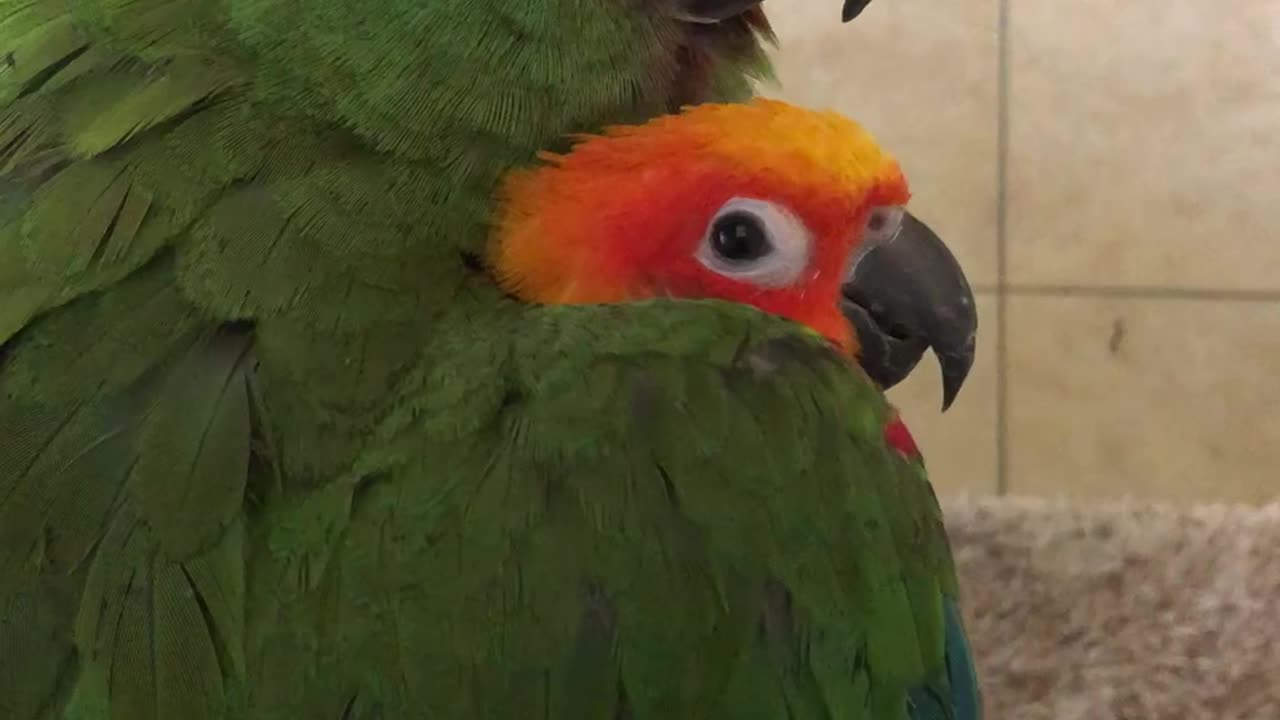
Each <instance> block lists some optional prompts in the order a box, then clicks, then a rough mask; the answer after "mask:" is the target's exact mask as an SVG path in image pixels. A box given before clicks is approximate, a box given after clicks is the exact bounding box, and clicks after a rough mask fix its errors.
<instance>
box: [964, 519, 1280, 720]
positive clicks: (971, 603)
mask: <svg viewBox="0 0 1280 720" xmlns="http://www.w3.org/2000/svg"><path fill="white" fill-rule="evenodd" d="M944 504H945V506H946V510H947V524H948V527H949V529H950V530H951V534H952V542H953V544H954V546H955V551H956V555H957V562H958V564H959V567H960V572H961V579H962V583H963V585H964V591H965V595H964V601H965V604H966V610H967V612H968V614H969V616H970V620H969V624H970V626H969V631H970V634H971V635H972V636H973V641H974V644H975V646H976V647H975V651H976V653H977V655H978V662H979V666H980V668H981V671H982V673H983V683H984V690H985V695H986V699H987V711H988V717H989V718H991V719H992V720H1200V719H1202V718H1203V719H1204V720H1277V719H1280V504H1274V505H1270V506H1268V507H1264V508H1243V507H1241V508H1228V507H1201V508H1196V509H1191V510H1176V509H1172V508H1159V507H1152V506H1149V505H1138V504H1136V503H1127V504H1126V503H1117V504H1112V505H1107V506H1097V505H1095V506H1071V505H1067V504H1064V503H1059V502H1049V501H1040V500H1008V499H997V498H990V499H987V498H984V499H981V500H976V499H955V500H952V501H951V502H948V503H944Z"/></svg>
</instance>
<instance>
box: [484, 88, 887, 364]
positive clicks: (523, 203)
mask: <svg viewBox="0 0 1280 720" xmlns="http://www.w3.org/2000/svg"><path fill="white" fill-rule="evenodd" d="M543 159H544V160H546V161H547V162H546V164H544V165H542V166H541V167H538V168H534V169H531V170H523V171H517V172H515V173H513V174H512V175H511V176H509V178H508V179H507V182H506V183H505V185H504V187H503V191H502V197H501V204H500V210H499V214H498V218H497V222H498V227H497V232H496V233H495V236H494V237H495V239H494V243H493V245H492V246H491V248H490V261H491V264H492V267H493V269H494V271H495V273H496V275H497V276H498V279H499V281H500V282H501V283H502V285H503V287H504V288H506V289H507V290H508V291H510V292H512V293H513V294H515V295H516V296H518V297H520V298H522V299H524V300H528V301H532V302H539V303H548V304H566V303H567V304H575V303H605V302H618V301H625V300H635V299H640V298H649V297H659V296H668V297H678V298H719V299H724V300H730V301H736V302H740V303H744V304H748V305H752V306H755V307H757V308H760V309H761V310H764V311H766V312H771V313H774V314H776V315H781V316H784V317H787V318H791V319H792V320H796V321H798V322H800V323H803V324H804V325H807V326H809V327H810V328H812V329H813V330H816V331H817V332H819V333H821V334H823V335H824V336H826V337H827V338H828V339H830V340H831V341H832V342H834V343H835V344H837V345H838V346H840V347H841V348H843V349H844V350H845V351H846V352H848V353H850V354H851V355H852V354H855V353H856V352H857V350H858V347H857V340H856V339H855V338H854V336H853V333H852V331H851V329H850V324H849V321H848V320H847V319H846V318H845V316H844V315H843V314H842V313H841V309H840V306H841V304H840V298H841V285H842V283H843V282H844V281H845V280H846V279H847V277H848V275H849V271H850V267H851V263H852V262H853V259H854V258H855V256H856V252H857V249H858V247H859V245H860V244H861V243H865V242H867V241H868V240H871V239H875V238H877V237H880V236H883V235H886V234H892V233H894V232H896V231H897V228H898V223H899V222H900V221H901V216H902V211H901V206H902V205H903V204H904V203H906V202H907V199H908V197H909V193H908V191H907V184H906V181H905V179H904V178H903V175H902V172H901V170H900V169H899V168H898V164H897V162H896V161H894V159H893V158H891V157H890V156H889V155H888V154H886V153H885V152H884V151H883V150H881V149H880V147H879V146H878V145H877V144H876V143H875V141H874V140H873V139H872V138H871V136H870V135H869V134H868V133H867V132H866V131H865V130H864V129H863V128H862V127H861V126H859V125H858V124H856V123H854V122H853V121H851V120H849V119H847V118H845V117H843V116H841V115H838V114H836V113H832V112H815V111H811V110H806V109H802V108H798V107H795V106H792V105H789V104H786V103H783V102H778V101H771V100H755V101H753V102H751V103H748V104H741V105H714V104H709V105H700V106H697V107H693V108H688V109H686V110H685V111H684V112H683V113H681V114H679V115H670V116H664V117H660V118H658V119H655V120H652V121H650V122H648V123H646V124H644V125H639V126H628V127H615V128H609V129H607V130H606V131H605V132H604V134H603V135H601V136H589V137H585V138H581V139H580V141H579V143H578V144H577V145H576V146H575V147H574V149H573V150H572V151H571V152H570V153H569V154H567V155H551V154H546V155H544V156H543Z"/></svg>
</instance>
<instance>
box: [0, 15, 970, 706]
mask: <svg viewBox="0 0 1280 720" xmlns="http://www.w3.org/2000/svg"><path fill="white" fill-rule="evenodd" d="M861 5H865V3H852V4H846V7H845V15H846V16H849V15H850V14H851V13H852V14H856V12H857V11H858V10H860V7H861ZM851 9H852V10H851ZM770 41H771V34H770V31H769V26H768V22H767V19H766V16H765V15H764V12H763V10H762V8H761V7H760V3H759V2H750V1H747V0H652V1H651V2H645V3H639V2H627V1H624V0H526V1H525V2H520V3H506V2H498V1H497V0H362V2H341V1H339V0H317V1H316V2H308V3H299V2H294V1H291V0H227V1H226V2H198V1H197V0H75V1H71V0H0V717H3V718H6V719H8V718H13V719H14V720H35V719H37V718H38V719H41V720H44V719H46V718H74V719H75V720H100V719H101V720H159V719H168V718H184V719H190V720H205V719H206V718H228V719H230V718H234V719H237V720H238V719H240V718H245V719H247V720H259V719H261V720H267V719H276V718H279V719H282V720H283V719H288V720H294V719H296V718H342V719H343V720H372V719H374V718H410V719H411V718H417V717H430V718H450V717H461V718H486V717H492V718H510V717H523V716H526V715H527V714H530V712H531V709H532V711H533V712H537V713H540V714H541V715H543V716H545V717H555V718H561V717H563V718H594V717H608V718H617V717H626V718H634V719H635V720H646V719H648V718H681V717H698V718H716V717H744V718H751V717H778V716H781V715H783V714H790V716H792V717H797V718H804V717H827V716H837V717H853V718H859V717H870V718H880V717H894V716H895V713H900V711H901V700H902V698H901V693H902V692H903V688H904V687H907V686H909V685H911V683H915V682H916V680H917V679H918V677H919V676H920V674H921V672H922V670H921V668H922V667H925V666H929V667H930V668H932V666H931V665H930V659H929V658H932V656H931V655H928V654H927V653H924V652H923V651H925V650H927V649H928V648H926V647H925V645H926V644H927V643H928V641H929V639H930V638H933V639H936V638H937V637H939V635H938V632H937V627H935V621H936V620H937V617H936V613H932V612H930V611H929V609H928V608H922V609H920V610H918V611H917V610H916V609H915V608H914V607H913V606H911V607H910V609H909V603H910V601H911V597H910V596H908V594H907V591H906V588H907V586H908V584H907V583H904V579H905V578H908V577H909V578H910V579H911V580H912V582H915V581H916V580H917V579H920V580H923V581H924V582H925V583H931V582H933V581H934V580H933V578H934V576H933V575H932V574H928V575H927V577H926V573H924V572H923V570H922V569H921V568H920V567H919V566H918V565H913V564H911V563H905V564H904V563H903V561H902V559H901V558H898V557H897V554H896V550H895V549H896V548H897V547H898V546H899V543H900V542H901V541H902V540H901V539H902V537H903V536H904V533H906V532H907V527H906V526H905V525H904V523H907V522H908V521H909V520H911V516H909V515H903V514H898V513H894V512H887V511H886V504H889V505H890V506H892V507H897V505H896V503H897V500H896V499H895V498H897V497H898V494H899V493H900V492H902V488H903V487H906V486H905V485H904V484H903V483H893V482H889V477H890V476H894V475H897V474H901V473H902V472H904V471H901V470H900V469H899V468H898V465H896V464H894V462H893V461H892V458H886V457H883V456H882V455H881V454H880V453H879V452H878V451H876V450H869V449H868V448H879V447H880V445H879V444H878V442H877V443H876V444H874V445H873V444H869V443H871V441H870V440H869V439H868V438H869V437H871V435H868V433H872V434H874V432H877V431H873V430H872V429H871V427H872V424H880V420H881V418H879V417H878V415H879V414H882V413H880V412H879V411H877V412H872V413H868V412H866V408H867V407H871V408H873V409H874V408H880V407H882V400H881V399H879V397H880V396H879V390H878V389H877V388H875V387H871V386H869V385H867V384H865V383H863V382H860V381H859V380H858V379H857V378H856V377H854V376H853V374H852V373H850V372H849V371H848V368H847V366H846V365H847V363H846V362H845V358H844V357H843V356H841V355H839V354H833V353H832V351H831V350H830V348H829V347H828V343H827V342H826V341H825V340H821V341H820V339H818V338H814V337H812V336H811V335H810V334H807V333H806V332H802V331H799V330H797V328H796V327H794V325H795V323H793V322H791V321H789V320H786V319H785V318H779V317H775V316H772V315H769V314H763V313H760V312H759V311H758V310H755V309H754V308H749V307H744V306H739V305H738V304H735V303H729V302H726V301H722V300H713V299H706V300H689V299H672V298H655V299H654V300H653V301H650V302H635V303H596V304H587V305H571V306H570V305H543V304H535V303H528V302H524V301H520V300H518V299H515V298H512V297H510V296H509V295H508V293H506V292H505V291H504V290H502V289H501V288H499V287H498V286H497V285H496V284H495V283H494V281H493V278H492V277H491V276H490V275H489V274H488V273H487V272H486V271H485V268H484V267H483V257H484V250H485V248H486V246H487V242H488V240H489V237H490V230H491V228H490V220H491V212H492V209H493V206H494V203H495V192H494V191H495V187H496V186H497V184H498V181H499V179H500V178H501V177H502V176H503V174H504V173H506V172H507V171H508V170H510V169H512V168H515V167H519V166H523V165H526V164H527V163H529V162H530V161H532V160H533V159H534V158H535V157H536V154H537V153H538V152H539V151H543V150H552V151H554V150H557V149H565V148H567V147H568V146H569V145H570V144H571V138H572V137H573V136H574V134H576V133H584V132H592V131H595V130H598V129H599V128H601V127H603V126H607V125H613V124H618V123H639V122H643V121H644V120H647V119H650V118H652V117H655V116H659V115H662V114H665V113H669V112H672V111H674V110H676V109H678V108H680V107H683V106H686V105H694V106H696V105H700V104H706V103H710V102H724V101H741V100H745V99H746V98H747V97H749V96H750V95H751V94H752V91H753V83H754V82H755V80H757V79H760V78H763V77H767V76H768V58H767V54H766V52H765V46H766V45H767V44H768V43H769V42H770ZM904 222H905V221H904ZM881 254H882V255H883V256H884V258H885V261H884V262H882V261H881V260H878V259H877V255H881ZM894 256H895V253H894V252H893V245H892V244H891V245H888V246H886V247H885V249H884V251H883V252H882V253H876V254H872V255H868V256H867V257H866V258H864V259H863V260H862V261H861V262H860V263H859V266H862V265H868V266H874V265H875V264H876V263H877V262H879V263H880V264H884V265H886V268H885V272H890V271H891V270H894V268H893V267H889V266H892V265H894V263H893V262H887V260H889V259H892V258H893V257H894ZM904 261H905V259H904V258H898V259H897V261H896V262H897V263H898V264H901V263H902V262H904ZM897 270H898V271H901V270H902V268H897ZM860 272H861V270H858V271H857V272H855V275H858V273H860ZM879 277H880V275H879V274H878V273H869V274H868V275H867V276H866V277H861V276H859V277H858V278H856V279H858V280H859V283H858V284H857V287H856V288H855V287H853V286H850V288H849V289H848V291H847V292H846V296H847V297H846V300H847V301H848V304H849V307H847V308H845V310H846V311H847V312H849V313H851V314H853V315H855V316H856V317H857V322H861V323H863V324H864V325H866V326H867V330H866V333H865V335H864V334H863V333H862V332H860V333H859V342H860V343H861V347H862V353H861V355H860V358H861V362H863V363H866V362H867V359H868V358H870V357H872V356H873V353H874V352H875V351H873V350H872V349H871V348H872V347H873V346H874V347H876V348H882V349H883V351H884V355H885V362H884V363H883V367H882V368H878V371H880V372H883V373H884V376H883V378H882V380H883V381H884V382H886V383H888V382H891V381H894V380H895V379H900V378H896V377H895V376H897V375H900V374H902V373H904V372H908V371H909V370H910V367H909V366H913V365H914V362H915V360H918V359H919V357H920V355H922V354H923V353H924V352H925V349H926V348H933V349H934V350H935V351H941V349H942V348H944V347H946V348H949V349H947V350H946V352H952V351H953V350H954V348H950V347H949V345H947V344H946V343H940V341H938V340H937V339H936V337H935V335H936V331H937V330H938V327H933V326H929V325H927V324H924V323H923V322H916V323H915V324H912V323H911V322H907V323H905V324H899V323H897V321H896V319H895V318H894V316H893V315H892V312H891V311H890V310H889V309H888V308H890V307H891V306H894V303H890V304H888V305H886V304H884V303H882V302H881V300H883V299H884V298H883V297H881V296H880V295H877V293H886V294H887V295H885V297H888V296H893V297H897V295H895V293H898V292H899V291H900V288H898V287H897V286H896V285H894V284H892V283H889V284H886V283H880V284H879V285H878V284H877V283H878V282H879V280H878V279H879ZM855 289H856V290H859V292H863V291H865V293H864V296H859V295H857V294H856V293H855V292H854V290H855ZM917 290H921V291H922V289H921V288H917ZM859 303H861V304H859ZM854 306H856V308H855V307H854ZM904 307H906V306H905V305H903V306H901V307H899V309H902V308H904ZM915 320H921V321H923V320H929V317H928V315H927V314H922V315H920V316H919V317H916V318H915ZM929 321H930V322H933V321H932V320H929ZM935 325H936V323H935ZM873 336H875V337H876V338H878V339H875V340H873V339H872V338H873ZM960 354H961V355H963V350H962V351H960ZM940 357H941V356H940ZM948 357H960V356H959V355H954V354H953V355H948ZM956 362H958V361H955V360H953V361H952V362H950V364H949V367H951V368H956V367H958V365H957V364H956ZM868 372H870V371H868ZM962 381H963V373H962V372H960V373H953V375H952V376H951V379H950V380H949V381H948V387H951V388H955V387H958V383H960V382H962ZM868 465H870V466H872V467H871V468H868V467H867V466H868ZM854 476H856V477H863V476H866V477H868V478H870V480H869V481H868V482H867V483H865V484H857V483H854V484H852V485H851V481H850V477H854ZM855 490H856V492H855ZM912 507H915V505H912ZM935 520H936V519H934V518H933V517H932V516H929V517H928V520H927V522H926V525H927V526H929V527H932V523H933V522H935ZM848 547H859V548H863V551H862V553H863V554H861V555H858V556H851V555H849V554H848V553H847V552H845V549H846V548H848ZM837 548H839V549H838V550H837ZM934 549H938V548H934ZM939 552H940V550H939ZM858 557H862V558H872V557H874V558H876V561H875V562H858V561H857V558H858ZM939 562H941V560H939ZM930 597H932V596H930ZM868 610H870V613H869V615H868V612H867V611H868ZM918 624H919V626H920V627H917V625H918ZM926 656H927V657H926ZM932 670H936V668H932ZM937 682H940V680H939V681H937ZM913 687H914V686H913Z"/></svg>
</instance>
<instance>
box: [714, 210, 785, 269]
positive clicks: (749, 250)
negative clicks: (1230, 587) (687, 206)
mask: <svg viewBox="0 0 1280 720" xmlns="http://www.w3.org/2000/svg"><path fill="white" fill-rule="evenodd" d="M711 249H712V250H713V251H714V252H715V253H716V254H717V255H719V256H720V257H722V258H724V259H725V260H732V261H733V262H750V261H752V260H759V259H760V258H762V257H764V256H765V255H768V254H769V253H770V252H773V243H771V242H770V241H769V234H768V233H767V232H765V229H764V224H763V223H761V222H760V218H758V217H756V216H755V215H752V214H751V213H746V212H729V213H725V214H724V215H721V216H720V217H718V218H716V221H715V223H714V224H713V225H712V226H711Z"/></svg>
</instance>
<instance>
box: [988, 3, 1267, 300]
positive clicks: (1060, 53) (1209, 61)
mask: <svg viewBox="0 0 1280 720" xmlns="http://www.w3.org/2000/svg"><path fill="white" fill-rule="evenodd" d="M1012 2H1013V5H1012V8H1011V12H1010V26H1009V33H1010V34H1009V42H1010V55H1011V57H1010V88H1011V90H1010V92H1011V95H1010V105H1009V114H1010V136H1009V143H1010V144H1009V194H1008V208H1009V215H1008V221H1009V225H1008V229H1009V275H1008V279H1009V281H1010V282H1013V283H1031V284H1038V283H1045V284H1065V285H1125V286H1190V287H1201V288H1228V289H1237V290H1238V289H1250V290H1256V289H1268V290H1270V289H1280V242H1277V239H1278V238H1277V235H1278V234H1280V203H1277V202H1276V201H1275V198H1276V196H1277V195H1278V194H1280V82H1276V80H1275V72H1276V68H1277V67H1280V0H1237V1H1235V2H1231V3H1204V2H1183V3H1170V2H1168V1H1167V0H1130V1H1129V2H1123V3H1115V2H1111V0H1077V1H1076V2H1070V3H1064V2H1061V0H1012Z"/></svg>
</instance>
